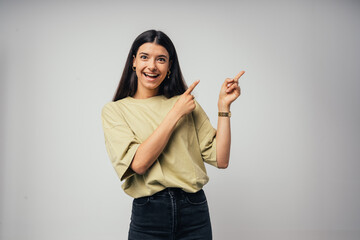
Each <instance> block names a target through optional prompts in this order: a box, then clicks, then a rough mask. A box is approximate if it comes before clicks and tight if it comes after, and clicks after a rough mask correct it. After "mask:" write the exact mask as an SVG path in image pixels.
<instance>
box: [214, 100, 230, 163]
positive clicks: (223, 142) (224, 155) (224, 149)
mask: <svg viewBox="0 0 360 240" xmlns="http://www.w3.org/2000/svg"><path fill="white" fill-rule="evenodd" d="M218 108H219V112H229V111H230V106H227V105H224V104H221V103H219V104H218ZM230 145H231V130H230V118H229V117H218V125H217V132H216V161H217V164H218V167H219V168H227V167H228V165H229V159H230Z"/></svg>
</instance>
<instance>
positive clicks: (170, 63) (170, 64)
mask: <svg viewBox="0 0 360 240" xmlns="http://www.w3.org/2000/svg"><path fill="white" fill-rule="evenodd" d="M171 66H172V61H170V62H169V69H168V70H170V69H171Z"/></svg>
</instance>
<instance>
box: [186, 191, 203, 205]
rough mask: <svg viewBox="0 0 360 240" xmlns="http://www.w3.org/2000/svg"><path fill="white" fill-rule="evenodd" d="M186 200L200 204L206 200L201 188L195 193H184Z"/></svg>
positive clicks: (193, 203)
mask: <svg viewBox="0 0 360 240" xmlns="http://www.w3.org/2000/svg"><path fill="white" fill-rule="evenodd" d="M186 201H187V202H188V203H190V204H192V205H201V204H204V203H206V202H207V200H206V196H205V193H204V191H203V190H202V189H201V190H200V191H198V192H196V193H186Z"/></svg>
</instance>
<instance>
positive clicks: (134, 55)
mask: <svg viewBox="0 0 360 240" xmlns="http://www.w3.org/2000/svg"><path fill="white" fill-rule="evenodd" d="M133 67H136V66H135V55H133Z"/></svg>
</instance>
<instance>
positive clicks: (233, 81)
mask: <svg viewBox="0 0 360 240" xmlns="http://www.w3.org/2000/svg"><path fill="white" fill-rule="evenodd" d="M244 73H245V71H241V72H239V74H238V75H236V77H234V78H227V79H225V81H224V83H223V84H222V86H221V90H220V94H219V101H218V107H219V110H221V111H229V110H230V105H231V103H232V102H234V101H235V100H236V99H237V98H238V97H239V96H240V94H241V90H240V87H239V78H240V77H241V76H242V75H243V74H244Z"/></svg>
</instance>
